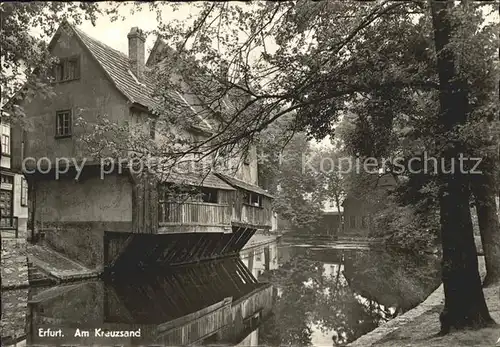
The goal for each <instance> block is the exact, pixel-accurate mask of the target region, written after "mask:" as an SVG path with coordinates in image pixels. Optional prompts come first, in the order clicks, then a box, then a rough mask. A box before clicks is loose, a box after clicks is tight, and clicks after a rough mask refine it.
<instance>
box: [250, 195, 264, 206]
mask: <svg viewBox="0 0 500 347" xmlns="http://www.w3.org/2000/svg"><path fill="white" fill-rule="evenodd" d="M250 199H251V200H250V205H253V206H257V207H262V196H261V195H258V194H250Z"/></svg>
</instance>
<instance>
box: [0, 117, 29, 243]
mask: <svg viewBox="0 0 500 347" xmlns="http://www.w3.org/2000/svg"><path fill="white" fill-rule="evenodd" d="M1 127H2V159H1V165H0V168H1V177H2V186H1V191H0V208H1V219H0V228H1V230H2V237H5V238H10V237H15V238H22V239H25V238H26V236H27V235H26V230H27V222H28V183H27V181H26V179H25V178H24V177H23V175H22V174H21V173H20V172H19V171H15V170H13V169H12V152H13V151H12V136H11V127H10V125H9V124H8V123H7V122H2V123H1Z"/></svg>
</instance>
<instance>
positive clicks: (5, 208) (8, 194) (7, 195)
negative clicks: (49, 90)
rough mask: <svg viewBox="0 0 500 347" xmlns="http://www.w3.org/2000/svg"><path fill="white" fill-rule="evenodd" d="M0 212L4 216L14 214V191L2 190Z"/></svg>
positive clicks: (0, 191)
mask: <svg viewBox="0 0 500 347" xmlns="http://www.w3.org/2000/svg"><path fill="white" fill-rule="evenodd" d="M0 212H1V213H2V217H11V216H12V191H11V190H5V189H2V190H0Z"/></svg>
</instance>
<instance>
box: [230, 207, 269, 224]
mask: <svg viewBox="0 0 500 347" xmlns="http://www.w3.org/2000/svg"><path fill="white" fill-rule="evenodd" d="M234 212H235V211H234ZM271 217H272V211H271V210H270V209H268V208H264V207H258V206H252V205H247V204H242V205H241V212H240V213H239V214H238V213H233V223H236V224H244V225H250V226H254V227H258V228H264V229H265V228H271V221H272V219H271Z"/></svg>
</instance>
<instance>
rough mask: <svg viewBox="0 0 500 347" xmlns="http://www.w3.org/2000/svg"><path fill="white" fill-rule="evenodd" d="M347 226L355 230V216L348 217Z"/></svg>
mask: <svg viewBox="0 0 500 347" xmlns="http://www.w3.org/2000/svg"><path fill="white" fill-rule="evenodd" d="M349 225H350V227H351V228H353V229H354V228H356V216H350V217H349Z"/></svg>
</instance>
